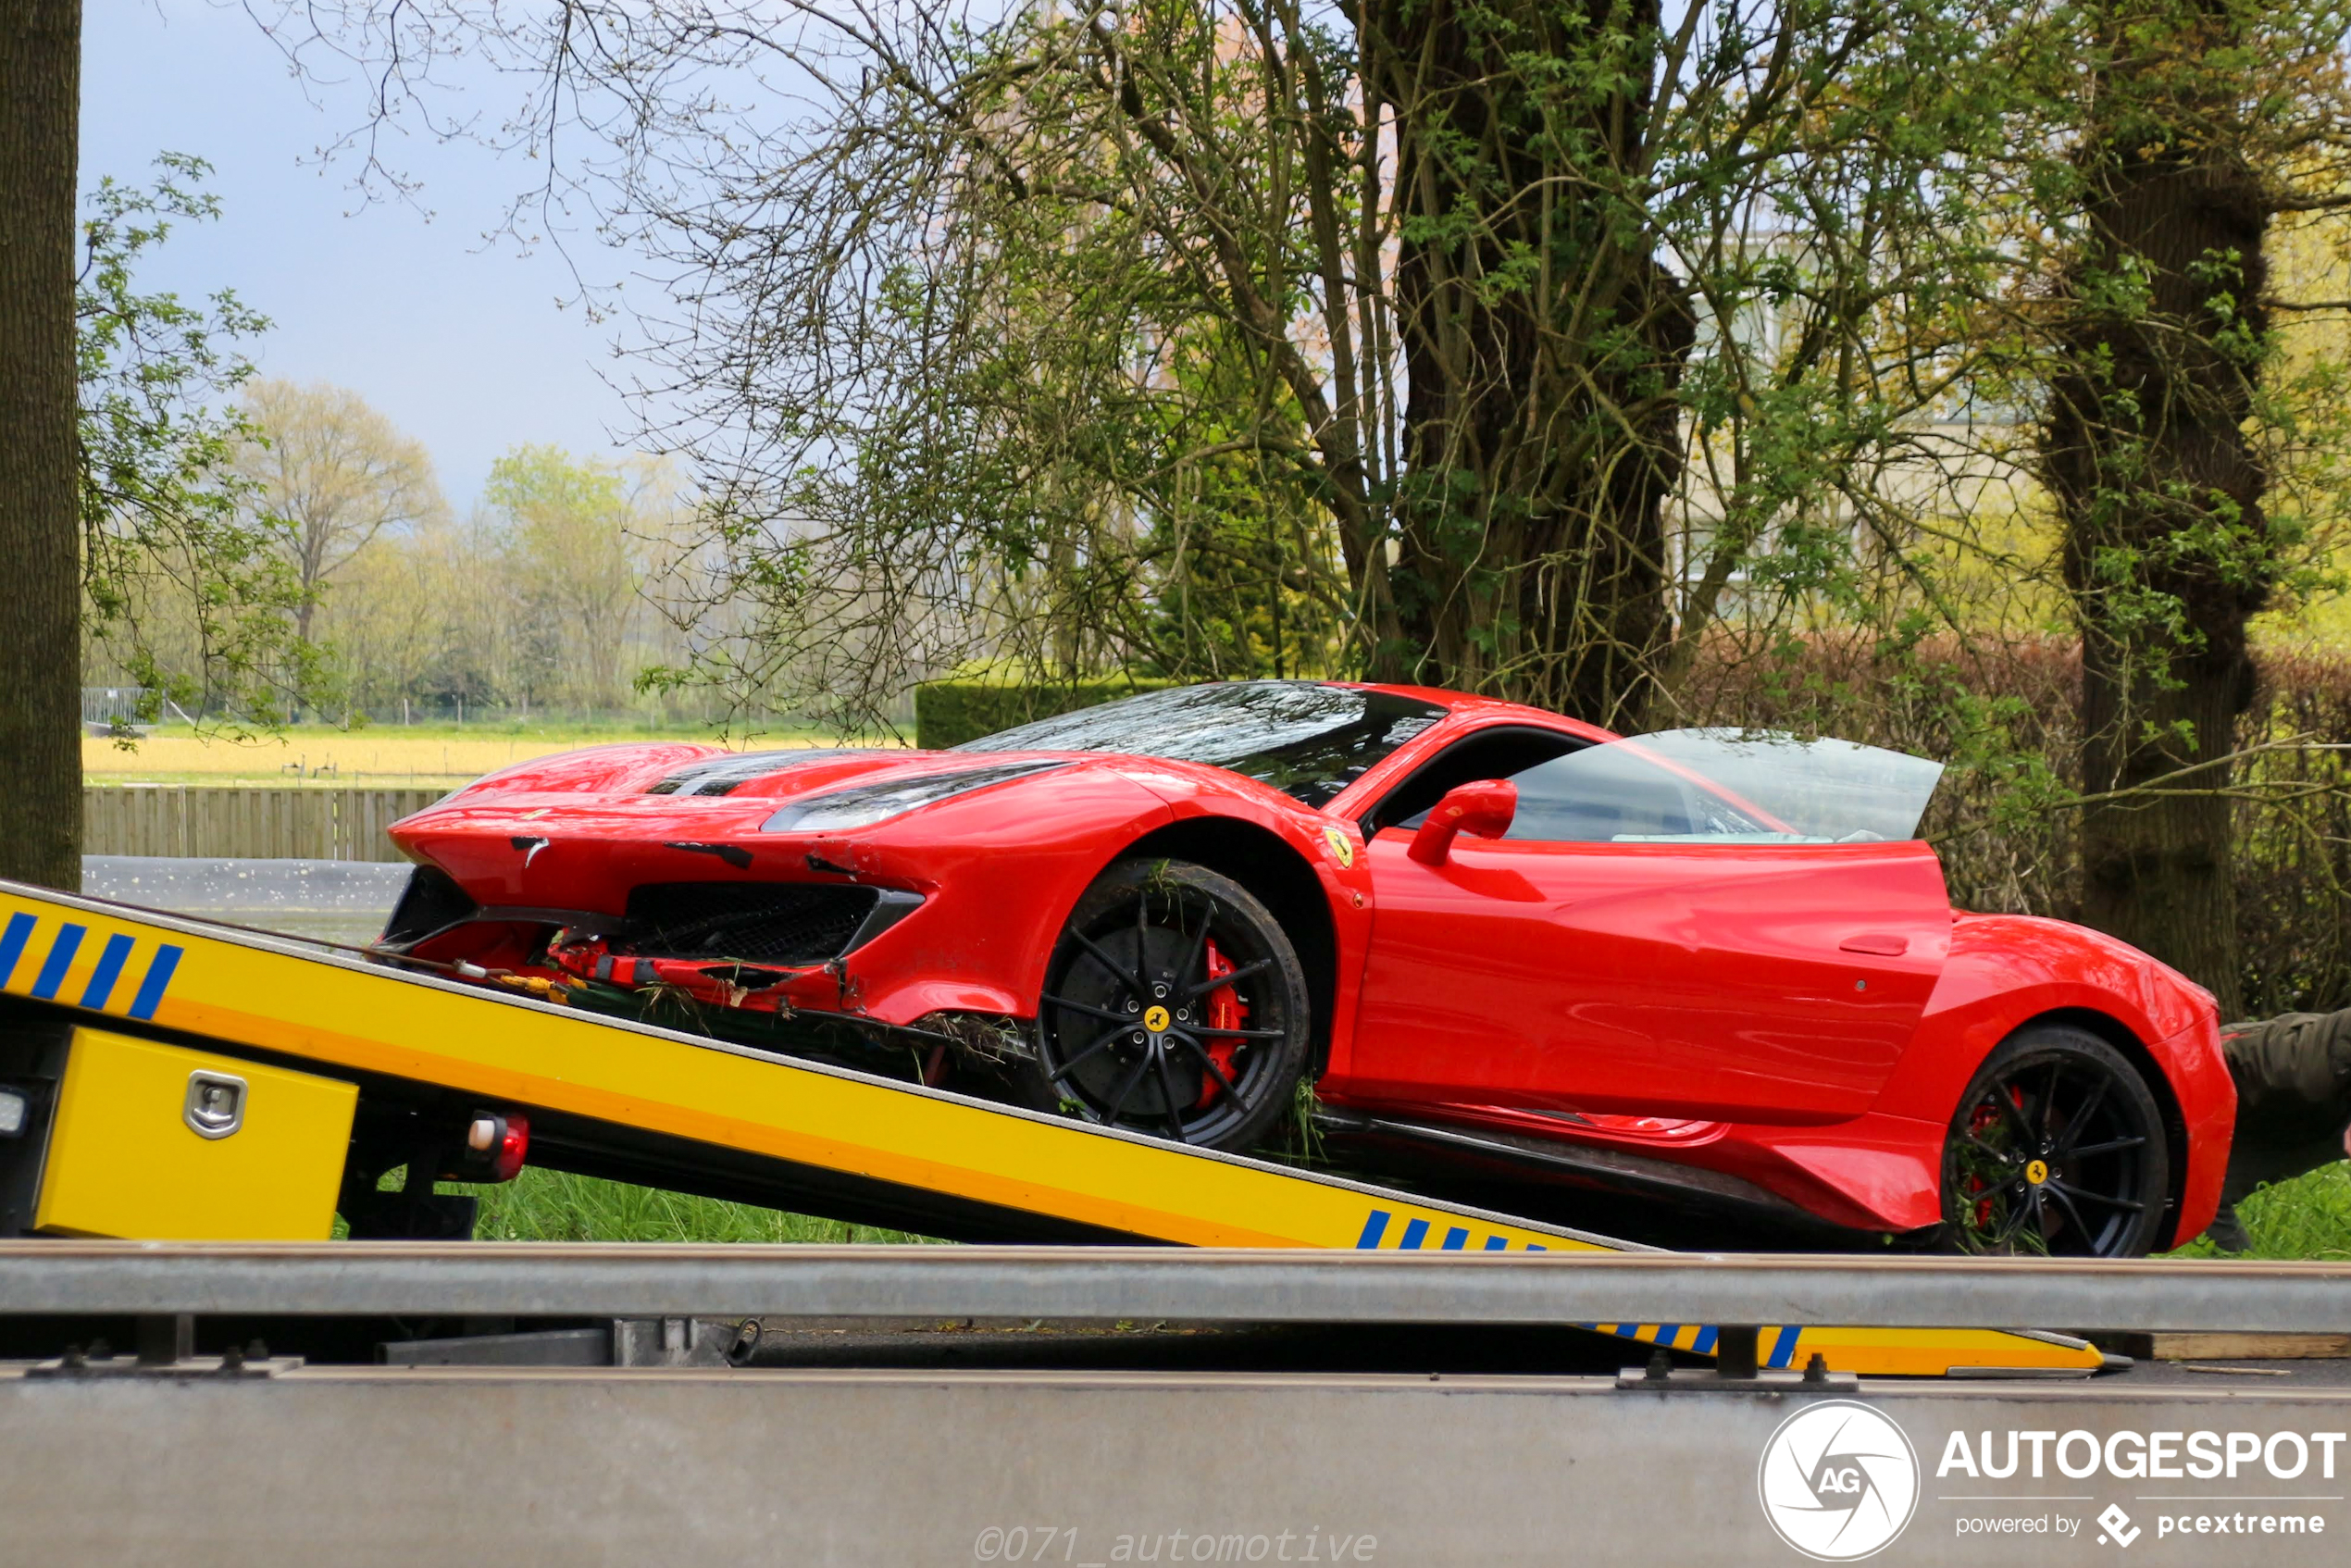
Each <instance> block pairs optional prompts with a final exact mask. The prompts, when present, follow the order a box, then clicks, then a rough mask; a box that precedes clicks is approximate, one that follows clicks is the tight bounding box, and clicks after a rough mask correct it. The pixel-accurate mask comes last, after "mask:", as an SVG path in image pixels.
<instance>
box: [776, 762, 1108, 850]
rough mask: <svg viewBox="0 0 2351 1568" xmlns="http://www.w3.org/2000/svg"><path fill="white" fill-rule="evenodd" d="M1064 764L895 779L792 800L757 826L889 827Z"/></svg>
mask: <svg viewBox="0 0 2351 1568" xmlns="http://www.w3.org/2000/svg"><path fill="white" fill-rule="evenodd" d="M1067 765H1068V764H1067V763H1064V762H1058V761H1054V762H1014V763H1000V764H998V765H996V766H994V767H975V768H968V769H965V770H964V771H962V772H959V773H931V774H926V775H924V776H923V777H922V778H903V779H897V780H894V781H892V782H890V783H888V784H868V785H866V786H865V787H864V788H863V789H856V790H836V791H834V792H833V793H831V794H829V795H817V796H815V797H814V798H813V799H810V800H805V801H794V802H793V803H791V804H790V805H788V806H786V807H784V808H783V809H782V810H781V811H779V812H777V814H776V815H773V816H771V817H769V818H768V819H767V820H766V821H765V822H763V823H761V824H760V831H761V832H763V833H840V832H846V831H848V830H849V829H851V828H871V827H872V826H873V825H874V824H875V823H877V822H887V821H889V819H890V818H891V817H893V816H903V815H906V813H908V812H910V811H914V810H915V809H917V808H918V807H922V806H927V805H936V804H938V803H939V802H940V801H943V800H948V799H950V798H952V797H953V796H956V795H961V794H965V793H968V792H969V791H971V790H984V789H986V788H987V787H988V786H989V785H990V784H1001V783H1003V782H1004V781H1005V780H1007V779H1012V778H1026V776H1027V775H1029V774H1032V773H1042V772H1044V771H1045V770H1046V769H1047V768H1051V767H1066V766H1067Z"/></svg>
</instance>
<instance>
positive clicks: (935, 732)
mask: <svg viewBox="0 0 2351 1568" xmlns="http://www.w3.org/2000/svg"><path fill="white" fill-rule="evenodd" d="M1184 684H1187V683H1186V682H1183V681H1177V680H1162V679H1156V678H1146V677H1140V676H1125V675H1113V676H1108V677H1105V678H1102V679H1100V680H1078V681H1066V680H1054V681H1029V682H1011V683H1007V682H1004V681H998V680H932V681H926V682H925V683H923V684H922V685H920V686H917V687H915V688H914V744H915V745H917V746H922V747H926V748H931V749H936V748H939V747H941V746H954V745H960V744H962V743H963V742H964V741H965V740H978V739H979V738H980V737H981V736H983V735H993V734H995V733H996V732H997V731H998V730H1000V729H1010V728H1012V727H1013V726H1014V725H1016V724H1026V723H1028V722H1029V721H1030V720H1032V719H1039V718H1051V717H1052V716H1054V715H1055V714H1065V713H1074V712H1076V710H1077V709H1079V708H1090V707H1093V706H1095V705H1096V704H1098V703H1109V702H1115V701H1116V700H1117V699H1119V698H1121V697H1132V696H1134V695H1136V694H1137V693H1138V692H1142V691H1165V690H1166V689H1167V688H1169V687H1171V686H1181V685H1184Z"/></svg>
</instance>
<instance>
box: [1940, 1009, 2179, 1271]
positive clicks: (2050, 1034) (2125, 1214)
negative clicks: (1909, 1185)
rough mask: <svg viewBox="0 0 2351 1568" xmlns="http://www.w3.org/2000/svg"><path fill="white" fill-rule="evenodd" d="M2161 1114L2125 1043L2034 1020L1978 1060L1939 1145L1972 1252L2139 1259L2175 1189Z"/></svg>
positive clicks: (1960, 1237)
mask: <svg viewBox="0 0 2351 1568" xmlns="http://www.w3.org/2000/svg"><path fill="white" fill-rule="evenodd" d="M2170 1191H2171V1155H2170V1151H2169V1149H2168V1146H2167V1144H2166V1141H2165V1138H2164V1131H2163V1115H2162V1112H2161V1110H2160V1109H2159V1108H2158V1106H2157V1104H2156V1102H2155V1096H2154V1094H2153V1093H2152V1092H2151V1091H2150V1090H2149V1089H2148V1088H2147V1085H2146V1079H2144V1078H2142V1077H2141V1076H2139V1073H2138V1069H2136V1068H2135V1067H2133V1065H2132V1064H2131V1063H2130V1062H2129V1061H2128V1060H2127V1059H2125V1058H2124V1056H2123V1055H2122V1053H2121V1052H2119V1051H2117V1050H2115V1049H2114V1047H2113V1046H2111V1045H2108V1043H2107V1042H2106V1041H2105V1040H2103V1039H2099V1038H2098V1037H2097V1036H2096V1035H2094V1034H2091V1033H2090V1032H2089V1031H2087V1030H2085V1029H2079V1028H2074V1027H2071V1026H2068V1025H2034V1026H2033V1027H2029V1028H2026V1029H2023V1030H2021V1031H2020V1032H2019V1033H2018V1034H2017V1035H2015V1036H2014V1037H2013V1038H2011V1039H2009V1040H2007V1041H2006V1042H2004V1043H2003V1044H2002V1045H2001V1046H2000V1048H1999V1049H1998V1050H1996V1051H1995V1052H1992V1054H1991V1055H1990V1056H1989V1057H1987V1058H1986V1059H1985V1060H1984V1065H1983V1066H1982V1067H1981V1068H1979V1069H1978V1070H1977V1072H1976V1075H1975V1077H1974V1079H1973V1080H1972V1082H1971V1083H1970V1084H1969V1085H1968V1089H1967V1093H1966V1094H1965V1095H1963V1096H1961V1097H1960V1100H1959V1111H1958V1112H1957V1113H1956V1114H1954V1115H1953V1116H1952V1118H1951V1127H1950V1133H1949V1136H1948V1137H1947V1139H1946V1141H1945V1144H1944V1151H1943V1214H1944V1221H1945V1229H1946V1234H1947V1238H1948V1239H1949V1241H1950V1243H1951V1245H1953V1246H1954V1247H1955V1248H1957V1249H1958V1250H1959V1251H1969V1252H1994V1253H2017V1254H2046V1255H2054V1256H2062V1257H2093V1258H2135V1257H2139V1256H2142V1255H2143V1254H2145V1253H2146V1251H2147V1250H2148V1249H2149V1248H2151V1247H2153V1246H2154V1245H2155V1241H2156V1238H2157V1237H2158V1235H2159V1234H2160V1233H2161V1230H2162V1226H2163V1208H2164V1203H2165V1201H2166V1198H2167V1196H2168V1194H2169V1193H2170Z"/></svg>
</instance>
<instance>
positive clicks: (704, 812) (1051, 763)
mask: <svg viewBox="0 0 2351 1568" xmlns="http://www.w3.org/2000/svg"><path fill="white" fill-rule="evenodd" d="M1132 760H1133V759H1130V758H1121V757H1113V756H1107V755H1103V754H1100V753H1051V752H1043V753H1014V752H990V753H984V754H981V753H962V752H921V751H906V750H902V749H893V750H887V751H883V750H855V749H847V748H842V749H817V748H800V749H796V750H791V751H786V752H774V753H730V752H724V751H720V750H718V749H717V748H715V747H709V746H678V745H640V746H605V747H598V748H595V749H593V750H591V751H586V752H576V753H566V754H564V755H561V756H555V757H549V758H544V759H540V760H537V761H533V762H529V763H524V764H520V765H516V766H515V767H511V768H507V769H504V770H503V771H501V772H498V773H494V774H491V775H490V776H489V777H487V778H482V779H480V780H479V781H478V782H476V783H474V784H471V785H468V786H466V788H464V789H462V790H457V791H455V792H454V793H453V794H450V795H448V796H446V797H444V798H443V799H442V800H441V801H439V802H437V803H434V804H433V805H431V806H429V807H428V808H427V809H425V810H423V811H421V812H417V813H416V814H415V815H411V816H408V817H404V818H403V819H402V820H400V821H399V822H396V823H393V824H392V828H391V829H390V832H391V836H392V841H393V842H394V843H395V844H397V845H398V846H399V847H400V849H401V850H402V852H404V853H405V854H406V855H407V856H408V857H409V858H410V859H412V860H417V861H420V862H424V863H427V864H429V865H437V866H439V867H441V868H442V870H444V871H446V872H448V873H449V874H450V875H451V876H452V877H455V878H456V880H457V881H458V882H459V884H460V885H461V886H463V887H464V888H465V889H466V891H467V892H468V893H469V894H471V896H473V897H474V898H475V899H476V900H478V901H479V902H483V903H494V904H500V905H509V904H512V905H526V906H531V907H537V906H540V905H542V904H543V905H546V906H547V907H550V908H575V909H579V908H595V907H598V906H599V905H600V904H601V903H602V902H604V901H605V900H606V899H607V898H608V897H610V896H612V894H613V893H614V892H615V890H625V889H626V888H627V887H628V886H629V885H631V884H633V883H634V882H635V881H637V880H641V879H669V880H689V879H693V878H695V877H700V876H712V877H729V876H734V875H740V873H741V872H743V871H744V870H747V869H748V868H749V867H750V865H751V862H752V857H753V854H754V853H756V854H757V856H758V858H759V859H760V860H761V861H762V862H763V863H767V864H776V865H780V864H784V863H792V864H798V863H802V862H803V861H804V860H805V857H806V856H808V855H809V854H810V853H812V852H819V853H821V852H822V851H823V846H824V845H826V844H827V843H829V842H831V841H832V840H835V839H836V838H848V837H854V838H860V839H864V838H868V837H873V836H875V835H876V834H877V833H887V832H888V830H889V829H890V828H895V827H896V826H897V825H899V824H901V823H904V822H908V821H910V820H913V821H919V820H920V818H921V816H922V814H923V813H924V812H925V811H926V810H927V809H929V808H931V807H934V806H937V805H943V804H945V803H947V802H948V801H951V800H952V801H958V802H960V801H970V800H976V799H979V798H983V797H985V796H991V795H995V794H996V793H997V792H999V791H1001V790H1018V789H1021V788H1022V787H1023V786H1024V785H1025V784H1028V783H1032V782H1035V781H1039V780H1044V779H1052V778H1062V779H1072V778H1073V776H1087V775H1090V776H1095V777H1100V775H1101V774H1102V773H1104V772H1106V771H1116V770H1117V765H1119V764H1121V763H1131V762H1132ZM926 782H930V783H936V784H937V785H939V786H940V789H939V790H938V791H937V792H936V793H934V792H932V791H927V790H923V789H922V788H921V786H922V785H924V784H925V783H926ZM958 785H961V786H963V787H962V788H960V789H958V788H956V786H958ZM1114 788H1115V789H1116V790H1118V791H1120V792H1122V793H1123V792H1125V791H1126V790H1131V791H1132V792H1133V795H1134V797H1135V799H1136V800H1137V802H1138V803H1143V802H1146V801H1149V802H1151V803H1152V804H1153V805H1156V804H1157V803H1156V802H1155V800H1152V798H1151V797H1150V796H1148V794H1147V792H1146V791H1144V790H1142V789H1141V788H1140V787H1139V786H1137V785H1132V784H1126V783H1124V782H1123V781H1122V782H1121V783H1120V784H1119V785H1117V786H1115V787H1114ZM877 793H878V794H880V795H882V796H884V797H886V801H887V803H888V804H889V805H890V806H893V807H895V808H896V809H891V810H889V812H888V815H887V816H886V819H884V820H882V821H880V822H878V823H876V824H872V825H862V824H855V823H852V824H851V825H848V826H844V825H842V823H841V821H840V813H838V812H835V813H834V814H832V815H831V816H830V818H829V819H828V818H827V817H825V816H817V817H813V818H811V819H809V820H808V821H806V822H805V823H795V822H794V821H793V819H792V817H793V808H794V807H795V806H799V807H801V808H802V813H803V815H804V814H805V808H806V807H807V806H809V805H810V804H812V803H828V804H829V803H841V802H862V801H865V800H870V799H871V798H873V797H874V796H875V795H876V794H877ZM551 872H552V873H554V876H553V877H549V876H548V875H547V873H551Z"/></svg>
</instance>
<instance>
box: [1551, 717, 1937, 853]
mask: <svg viewBox="0 0 2351 1568" xmlns="http://www.w3.org/2000/svg"><path fill="white" fill-rule="evenodd" d="M1942 776H1943V765H1942V764H1941V763H1936V762H1929V761H1927V760H1926V759H1925V758H1924V757H1913V756H1906V755H1904V754H1903V753H1900V752H1888V751H1884V750H1881V749H1880V748H1878V747H1875V746H1863V745H1859V744H1856V743H1855V742H1853V741H1851V740H1826V739H1822V740H1798V739H1797V738H1796V737H1795V736H1792V735H1785V734H1778V733H1774V732H1772V731H1768V730H1745V729H1668V730H1661V731H1659V732H1658V733H1656V734H1652V735H1641V736H1636V737H1633V738H1631V739H1629V740H1613V741H1611V742H1609V743H1608V744H1606V745H1599V746H1587V747H1586V748H1585V749H1583V750H1582V751H1579V752H1574V753H1569V754H1568V755H1566V756H1562V757H1557V758H1554V759H1553V760H1551V761H1549V762H1547V763H1543V764H1540V765H1537V766H1535V767H1532V768H1529V769H1527V770H1526V771H1524V773H1521V774H1518V775H1516V776H1515V778H1514V780H1513V781H1514V782H1515V783H1516V784H1517V786H1518V792H1519V793H1518V800H1519V803H1518V815H1517V816H1516V818H1515V820H1514V821H1513V822H1512V823H1511V829H1510V833H1509V836H1510V837H1511V838H1513V839H1545V840H1582V841H1585V842H1602V843H1635V844H1638V843H1716V844H1721V843H1745V844H1827V843H1867V842H1872V841H1875V840H1897V839H1909V838H1913V837H1915V836H1916V835H1917V833H1918V826H1919V818H1920V817H1921V816H1922V815H1924V814H1925V812H1926V803H1927V801H1928V799H1929V798H1930V797H1931V796H1933V794H1934V786H1935V783H1936V781H1937V780H1938V779H1940V778H1942ZM1709 786H1711V788H1709Z"/></svg>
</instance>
